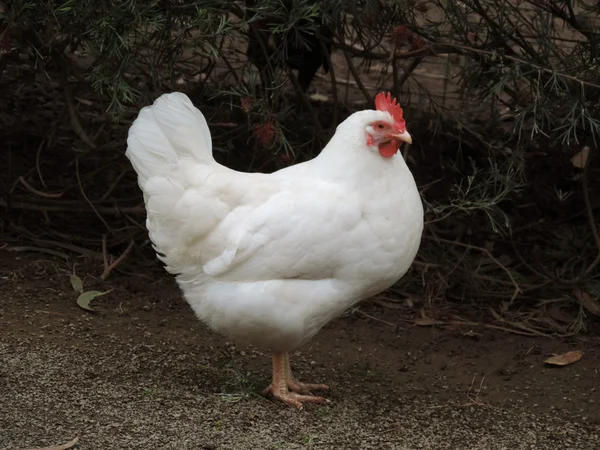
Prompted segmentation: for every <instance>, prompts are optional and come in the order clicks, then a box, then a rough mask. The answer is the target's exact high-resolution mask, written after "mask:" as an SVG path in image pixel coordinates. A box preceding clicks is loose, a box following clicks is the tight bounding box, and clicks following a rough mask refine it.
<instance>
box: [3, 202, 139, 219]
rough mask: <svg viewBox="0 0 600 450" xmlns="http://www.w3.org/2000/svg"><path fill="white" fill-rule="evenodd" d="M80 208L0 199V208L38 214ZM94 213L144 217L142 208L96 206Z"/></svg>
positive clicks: (74, 210) (77, 209)
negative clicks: (36, 212)
mask: <svg viewBox="0 0 600 450" xmlns="http://www.w3.org/2000/svg"><path fill="white" fill-rule="evenodd" d="M80 206H83V205H73V206H71V207H69V206H60V205H40V204H36V203H27V202H14V201H11V202H8V201H6V200H5V199H3V198H0V207H3V208H15V209H24V210H26V211H38V212H43V211H47V212H78V211H79V212H80V211H81V208H80ZM96 211H98V212H101V213H102V214H109V215H113V216H120V215H122V214H136V215H141V216H143V215H145V214H146V209H145V208H144V207H143V206H123V207H120V206H117V205H115V206H114V207H108V206H97V207H96Z"/></svg>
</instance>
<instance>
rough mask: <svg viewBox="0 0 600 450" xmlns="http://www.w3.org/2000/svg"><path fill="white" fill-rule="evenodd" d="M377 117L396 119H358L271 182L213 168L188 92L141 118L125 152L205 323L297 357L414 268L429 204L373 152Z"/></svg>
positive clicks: (161, 242)
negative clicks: (329, 326)
mask: <svg viewBox="0 0 600 450" xmlns="http://www.w3.org/2000/svg"><path fill="white" fill-rule="evenodd" d="M376 120H391V118H390V117H389V115H388V114H387V113H382V112H379V111H364V112H361V113H356V114H354V115H352V116H351V117H350V118H349V119H347V120H346V121H345V122H344V123H343V124H341V125H340V126H339V127H338V130H337V132H336V134H335V136H334V137H333V138H332V140H331V142H330V143H329V144H328V145H327V147H326V148H325V149H324V150H323V152H322V153H321V155H319V157H317V158H315V159H314V160H312V161H309V162H307V163H304V164H299V165H296V166H293V167H290V168H287V169H285V170H282V171H279V172H276V173H274V174H271V175H266V174H248V173H241V172H235V171H233V170H230V169H228V168H226V167H224V166H221V165H219V164H218V163H216V162H215V160H214V158H213V156H212V150H211V149H212V145H211V138H210V132H209V129H208V126H207V124H206V120H205V119H204V117H203V116H202V113H200V111H198V110H197V109H196V108H195V107H194V106H193V105H192V103H191V102H190V101H189V99H188V98H187V97H186V96H185V95H184V94H180V93H173V94H167V95H163V96H161V97H160V98H159V99H157V100H156V101H155V102H154V104H153V105H152V106H151V107H146V108H144V109H142V110H141V111H140V114H139V116H138V118H137V119H136V121H135V122H134V124H133V125H132V127H131V129H130V132H129V138H128V149H127V153H126V154H127V156H128V157H129V159H130V160H131V162H132V164H133V167H134V169H135V170H136V172H137V173H138V176H139V184H140V186H141V188H142V190H143V192H144V199H145V203H146V209H147V212H148V219H147V227H148V231H149V235H150V238H151V239H152V241H153V243H154V246H155V249H156V251H157V252H158V253H159V254H160V256H159V257H160V259H161V260H162V261H163V262H164V263H165V265H166V268H167V270H168V271H169V272H171V273H174V274H177V280H178V282H179V285H180V287H181V289H182V290H183V292H184V295H185V298H186V300H187V301H188V302H189V303H190V305H191V306H192V308H193V309H194V311H195V312H196V314H197V315H198V316H199V317H200V318H201V319H202V320H204V321H205V322H206V323H207V324H209V325H210V326H211V327H212V328H213V329H215V330H216V331H219V332H222V333H224V334H227V335H229V336H231V337H232V338H234V339H238V340H240V341H243V342H245V343H250V344H254V345H257V346H261V347H265V348H270V349H272V350H277V351H284V350H290V349H292V348H294V347H296V346H298V345H300V344H301V343H303V342H305V341H306V340H307V339H309V338H310V337H312V336H313V335H314V334H315V333H316V332H317V331H318V330H319V329H320V328H321V327H322V326H323V325H325V324H326V323H327V322H328V321H329V320H331V319H332V318H334V317H335V316H337V315H339V314H341V313H342V312H343V311H344V310H345V309H346V308H347V307H349V306H351V305H352V304H353V303H355V302H357V301H360V300H362V299H364V298H366V297H368V296H370V295H373V294H376V293H377V292H380V291H381V290H383V289H386V288H387V287H389V286H391V285H392V284H393V283H394V282H395V281H396V280H398V279H399V278H400V277H401V276H402V275H403V274H404V273H405V272H406V270H408V268H409V266H410V264H411V263H412V260H413V258H414V256H415V254H416V252H417V249H418V246H419V242H420V238H421V232H422V227H423V208H422V204H421V200H420V197H419V193H418V191H417V188H416V185H415V182H414V179H413V177H412V175H411V174H410V171H409V170H408V168H407V167H406V164H405V163H404V160H403V159H402V157H401V156H400V155H396V156H394V157H392V158H389V159H384V158H382V157H380V155H379V154H377V152H376V149H375V150H374V149H373V148H370V147H368V146H367V144H366V138H365V134H364V130H365V127H366V126H367V125H368V124H370V123H372V122H374V121H376Z"/></svg>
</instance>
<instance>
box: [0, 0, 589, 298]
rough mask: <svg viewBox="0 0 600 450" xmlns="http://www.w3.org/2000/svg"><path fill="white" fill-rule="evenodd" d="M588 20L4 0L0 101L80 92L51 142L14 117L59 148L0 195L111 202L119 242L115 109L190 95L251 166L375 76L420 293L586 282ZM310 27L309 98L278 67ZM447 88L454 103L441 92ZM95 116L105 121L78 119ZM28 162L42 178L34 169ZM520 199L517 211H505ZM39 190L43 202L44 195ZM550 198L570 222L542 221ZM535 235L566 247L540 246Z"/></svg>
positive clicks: (331, 6) (356, 2)
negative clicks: (419, 213)
mask: <svg viewBox="0 0 600 450" xmlns="http://www.w3.org/2000/svg"><path fill="white" fill-rule="evenodd" d="M0 5H1V4H0ZM599 15H600V3H599V2H597V1H595V0H461V1H460V2H458V1H454V0H351V1H341V0H323V1H320V2H313V1H309V0H264V1H258V0H248V1H244V2H227V1H216V0H202V1H200V0H190V1H186V0H155V1H141V0H139V1H137V0H124V1H108V0H99V1H93V0H81V1H74V0H66V1H40V0H14V1H13V2H11V3H10V4H6V5H5V6H4V9H3V10H2V8H0V50H2V49H3V48H4V49H5V48H9V47H10V48H9V51H8V52H5V53H4V54H2V53H0V101H2V100H4V101H6V102H8V101H13V100H14V99H15V98H17V97H18V95H16V94H15V95H13V92H17V93H22V92H24V91H26V90H27V89H33V88H31V86H30V85H31V83H30V82H29V81H30V80H31V78H32V77H33V76H37V78H36V80H37V81H36V82H37V83H38V84H39V85H43V84H44V83H46V85H44V86H45V87H47V88H48V89H47V90H48V91H52V89H56V90H59V91H60V94H59V95H55V97H54V98H63V96H62V92H63V91H64V92H67V93H69V92H71V91H73V92H77V95H78V96H79V97H86V96H87V97H91V98H93V101H88V102H89V104H90V105H91V106H89V109H88V110H85V108H84V107H82V106H81V105H79V106H78V105H73V103H74V102H73V99H72V98H70V97H69V96H68V95H67V96H66V97H67V98H66V99H63V100H62V101H63V102H65V103H66V105H65V104H64V103H60V101H59V102H58V103H57V105H58V106H57V107H56V109H57V111H56V114H55V115H56V116H57V117H56V118H52V121H56V123H58V124H62V123H63V122H61V120H62V119H61V118H62V117H63V113H64V111H67V112H68V114H69V118H70V122H69V130H71V131H70V132H71V133H72V134H73V135H72V136H70V137H64V136H63V139H64V140H63V141H62V142H63V143H62V144H60V145H59V144H56V141H59V140H60V137H61V136H60V133H61V131H60V130H59V131H56V130H53V131H52V132H51V133H49V132H48V131H47V128H46V127H44V126H41V125H40V126H39V128H36V127H35V126H33V127H32V126H31V124H30V121H29V116H27V117H28V119H27V121H25V120H23V122H24V123H25V122H26V123H27V124H26V126H24V127H25V128H26V131H27V133H34V132H35V133H39V134H40V138H41V139H43V140H44V142H43V143H44V145H48V146H51V145H55V146H56V147H57V148H58V149H59V150H63V152H62V153H61V152H60V151H54V152H49V151H46V152H42V151H41V150H39V151H38V154H36V155H34V156H35V158H33V157H28V158H25V159H27V164H29V166H27V165H26V164H24V166H25V167H26V170H25V169H23V170H22V171H17V170H12V171H11V174H10V176H7V182H6V185H7V186H13V188H12V190H11V194H12V201H22V202H26V201H28V200H31V198H28V197H27V195H31V191H30V190H29V191H26V192H25V193H24V194H23V193H22V192H20V191H19V190H17V191H15V192H13V191H14V190H15V188H14V186H17V185H18V183H17V182H16V181H15V175H14V173H18V175H19V176H20V175H21V173H26V174H28V175H27V177H29V178H27V180H28V181H30V184H36V182H38V181H39V183H38V184H41V185H43V187H44V188H47V189H48V190H49V192H63V191H64V192H66V196H65V198H67V197H68V201H70V202H72V203H65V205H67V206H64V207H63V208H64V211H67V212H68V213H69V214H71V213H73V214H74V213H75V211H77V212H78V213H80V214H82V215H88V216H89V217H90V219H89V220H90V221H96V222H93V223H94V224H96V223H97V220H98V215H100V216H102V214H107V215H110V214H113V213H114V211H117V213H114V215H115V216H116V218H115V219H114V221H115V222H118V223H119V224H120V227H115V229H116V231H115V230H113V229H112V228H111V225H113V222H111V221H110V220H112V219H108V218H107V219H103V225H104V226H105V228H110V230H109V232H110V236H112V239H113V241H114V242H116V244H115V245H119V244H120V243H122V242H128V241H129V238H130V234H132V233H138V234H139V233H141V231H140V226H135V225H132V223H131V220H130V219H131V218H130V217H128V216H126V217H127V221H125V219H123V215H122V214H121V209H119V208H121V207H129V208H134V207H135V206H136V205H137V203H135V202H137V201H139V193H137V191H135V190H134V189H135V188H134V187H133V186H135V182H134V180H133V178H132V177H131V176H129V175H126V170H125V169H124V168H123V167H125V165H124V163H123V162H122V161H121V162H115V160H114V159H111V158H113V157H114V154H113V153H111V152H110V150H115V149H116V150H117V152H119V155H120V156H122V153H123V150H124V136H125V135H126V128H127V126H128V125H129V124H130V122H131V119H132V117H133V116H134V115H135V114H136V113H137V111H138V110H139V108H140V107H141V106H143V105H146V104H148V103H150V102H151V101H152V100H153V99H154V98H156V97H157V96H158V95H159V94H160V93H162V92H165V91H173V90H182V91H184V92H187V93H189V94H194V95H195V98H194V100H195V101H196V102H197V103H198V102H199V101H201V102H202V110H203V112H204V113H205V115H206V116H207V117H208V119H209V124H211V129H212V131H213V139H214V148H215V149H216V151H217V152H218V156H219V157H220V158H223V159H226V162H227V163H228V164H229V165H232V166H235V167H236V168H238V169H246V170H262V171H269V170H275V169H278V168H280V167H283V166H285V165H287V164H289V163H291V162H298V161H302V160H305V159H307V158H310V157H312V156H314V155H315V154H316V153H317V152H318V151H319V150H320V149H321V148H322V147H323V145H324V143H325V142H326V138H327V135H328V134H329V135H330V134H331V133H332V132H333V130H334V129H335V126H336V125H337V124H338V123H339V122H340V120H342V119H343V118H344V116H345V115H347V114H349V113H351V112H352V111H353V110H355V109H363V108H368V107H371V106H372V100H373V98H374V96H375V94H376V91H377V90H378V89H387V90H390V91H392V92H393V93H394V94H395V95H396V96H397V97H398V98H399V99H400V101H401V103H402V104H403V106H404V108H405V111H406V117H407V120H408V126H409V128H410V130H411V134H413V135H415V144H416V145H415V147H417V148H416V150H417V151H413V150H412V149H411V152H409V155H410V157H411V158H414V159H412V160H410V161H411V164H412V165H413V168H415V169H417V178H418V179H419V181H420V183H421V185H423V186H424V188H423V194H424V200H425V204H426V209H427V222H428V226H427V229H426V236H427V237H428V240H426V241H425V243H424V245H423V248H422V250H421V253H420V258H421V263H422V264H424V265H425V267H426V270H424V271H423V273H421V274H420V275H421V279H419V280H416V279H415V278H412V279H409V280H408V281H407V282H408V283H413V284H412V286H413V287H414V286H415V285H416V284H419V283H425V284H427V291H428V295H429V296H430V299H431V298H438V297H442V296H446V295H448V296H454V297H455V298H460V299H462V298H463V296H465V295H466V294H465V292H466V291H469V290H470V292H471V295H472V296H477V297H481V298H483V297H485V296H486V295H488V294H489V293H490V292H493V293H494V294H493V295H494V297H493V298H500V299H508V300H510V302H512V301H513V300H514V292H519V293H522V294H523V295H525V294H524V293H531V294H530V295H531V296H542V295H547V296H550V297H552V296H554V297H556V296H557V295H558V294H556V292H555V291H554V290H552V289H555V287H556V290H558V291H560V292H561V295H564V296H567V297H568V296H570V295H571V294H570V292H571V291H572V286H573V285H574V284H580V285H582V286H584V287H585V286H588V287H589V286H595V285H596V284H597V282H598V278H600V274H599V273H598V266H599V265H600V258H598V257H597V255H598V253H599V252H600V239H599V238H597V234H598V233H597V231H596V229H595V225H594V224H595V221H596V219H595V218H594V215H593V211H594V208H597V205H595V204H592V203H591V202H590V198H592V199H593V197H594V194H595V193H597V192H598V190H600V189H599V188H600V186H599V184H600V182H598V181H596V180H597V179H600V177H592V176H591V171H592V170H593V167H592V166H591V164H592V163H591V162H589V161H592V162H593V161H594V158H593V157H590V158H589V161H588V163H587V164H586V165H584V168H583V169H582V168H581V167H580V166H579V167H572V166H571V165H570V164H569V163H568V157H569V156H571V154H572V153H574V152H576V151H579V150H580V149H581V147H582V146H583V145H589V146H592V147H593V149H592V151H591V154H592V156H594V155H593V154H594V153H595V152H596V148H595V147H596V146H597V143H598V141H599V139H600V70H599V63H600V28H599V23H600V18H599ZM321 25H327V26H328V27H330V29H331V31H332V34H333V39H332V41H333V44H334V55H333V56H332V60H335V64H333V66H334V67H333V68H334V70H332V71H331V72H330V73H329V74H321V75H320V77H319V80H318V82H319V83H318V86H319V87H318V89H319V90H320V91H321V93H325V94H326V97H328V102H327V103H326V105H325V106H323V105H322V104H319V103H317V102H313V103H312V104H311V103H310V102H309V100H308V99H307V97H306V96H304V95H303V94H302V93H301V92H299V90H298V88H297V86H296V85H295V84H294V83H293V82H291V80H290V72H291V71H289V70H286V69H285V68H284V63H283V62H284V61H285V60H286V58H287V56H288V55H287V52H288V46H286V45H285V43H286V42H292V43H293V44H294V46H295V47H303V48H305V49H308V48H309V42H308V41H307V36H310V35H311V34H314V35H319V27H320V26H321ZM253 27H258V28H261V29H262V30H263V31H266V32H268V33H270V34H271V35H272V39H270V40H267V42H263V44H264V47H263V48H262V49H261V51H262V52H263V53H264V56H265V59H266V60H268V61H269V64H271V65H273V67H274V68H275V69H276V70H274V72H275V73H276V76H275V79H274V80H273V83H272V85H269V86H267V87H266V89H263V87H262V86H261V82H260V78H259V76H258V73H257V70H256V68H255V67H254V66H253V65H252V64H251V63H249V62H248V58H247V57H246V47H247V44H248V36H249V33H250V30H251V29H253ZM319 36H320V35H319ZM321 38H323V37H322V36H321ZM322 41H323V39H322ZM7 42H9V44H7ZM322 43H324V44H325V43H329V42H328V41H327V42H325V41H323V42H322ZM442 57H443V58H445V61H447V64H446V68H445V72H444V71H443V70H442V69H441V67H442V66H441V63H440V69H435V70H438V73H437V74H436V75H437V78H432V77H429V78H428V76H429V75H431V72H432V70H434V69H432V67H434V66H433V63H434V62H435V61H438V62H439V61H440V60H441V59H442ZM22 80H25V81H22ZM432 80H433V81H432ZM315 84H317V83H315ZM56 85H58V88H56ZM449 85H453V86H455V87H456V89H457V90H458V91H457V92H458V94H459V95H458V98H456V97H454V98H450V94H449V91H450V90H451V89H450V88H448V86H449ZM7 86H10V87H13V86H16V87H17V89H14V90H13V89H2V87H7ZM3 92H4V93H6V92H10V95H5V94H4V93H3ZM19 95H20V94H19ZM49 95H50V94H49ZM194 95H191V96H192V97H194ZM9 97H10V98H9ZM13 97H14V98H13ZM25 97H27V96H25ZM7 98H9V100H6V99H7ZM23 103H24V104H25V105H26V107H29V104H28V102H27V101H23ZM83 104H85V103H83ZM37 107H38V108H39V105H38V106H37ZM78 108H79V110H81V109H84V110H85V111H84V112H85V114H86V115H85V119H84V118H83V117H79V116H78V115H77V114H78V112H77V109H78ZM39 109H42V108H39ZM104 113H107V114H106V116H108V117H110V119H111V120H113V121H114V123H111V124H110V125H106V124H105V123H103V122H102V121H101V120H99V121H98V122H99V124H98V123H96V122H94V120H95V119H96V117H97V116H103V115H104ZM27 114H30V115H31V116H33V113H29V112H28V113H27ZM79 114H80V115H82V114H81V111H79ZM90 118H92V119H93V120H91V119H90ZM8 119H11V120H13V118H12V117H10V118H8ZM8 119H6V118H5V119H4V120H8ZM31 121H35V120H33V119H31ZM47 121H48V120H47V118H46V117H44V118H43V119H39V120H38V124H39V123H42V124H45V123H46V122H47ZM77 124H79V126H78V125H77ZM113 127H114V128H113ZM4 128H5V129H9V128H10V127H4ZM38 129H39V130H42V131H37V130H38ZM58 129H60V127H58ZM55 131H56V134H57V136H58V137H56V140H55V139H54V132H55ZM62 131H63V132H64V127H63V129H62ZM48 134H50V135H51V137H50V138H48V139H47V135H48ZM46 139H47V140H46ZM73 141H76V142H77V144H78V145H77V146H76V145H74V144H73ZM48 142H50V144H48ZM64 142H68V143H67V144H65V143H64ZM82 142H83V144H82ZM90 143H92V144H94V143H95V144H97V146H94V145H90ZM24 146H25V145H24ZM42 148H43V146H40V149H42ZM72 148H77V149H78V151H79V152H80V153H81V154H83V156H82V158H81V161H82V162H81V164H82V167H83V169H82V171H85V170H88V171H89V172H87V173H84V174H81V175H82V176H80V174H79V173H77V176H76V177H75V176H74V174H73V173H70V178H69V177H67V176H65V178H66V181H65V178H62V175H61V176H59V175H56V174H59V173H62V172H61V170H62V169H63V168H64V166H65V165H66V166H68V167H69V168H71V167H73V166H74V165H73V164H71V163H69V162H65V163H64V164H60V161H63V162H64V161H65V159H67V158H66V157H64V155H65V153H66V152H69V151H72ZM82 148H83V149H86V148H87V149H88V150H89V149H90V148H94V149H96V148H98V149H99V150H101V151H105V150H106V152H105V153H103V154H102V156H98V155H97V154H92V155H90V153H92V152H89V153H88V152H86V151H85V150H81V149H82ZM65 149H68V150H65ZM419 150H420V151H421V152H419ZM540 154H544V155H546V156H547V158H546V157H545V159H543V160H541V158H538V157H537V156H536V155H540ZM40 155H41V156H40ZM29 156H31V155H29ZM61 157H62V158H64V159H62V160H61V159H60V158H61ZM44 158H46V159H44ZM86 158H89V160H86ZM94 158H95V159H94ZM11 161H12V160H11ZM40 161H41V162H40ZM86 161H87V169H85V167H86V165H85V162H86ZM540 161H541V162H540ZM565 161H567V162H566V163H565ZM0 162H2V161H0ZM11 163H12V162H11ZM45 164H46V165H50V166H52V167H53V170H54V171H55V175H56V176H55V177H51V176H47V177H46V179H44V178H43V177H42V175H41V172H42V171H43V170H41V169H40V166H42V169H43V166H44V165H45ZM53 164H54V165H53ZM565 166H566V167H565ZM75 167H77V170H79V166H78V165H75ZM590 167H591V168H590ZM588 172H589V173H590V175H588ZM36 174H37V175H36ZM11 177H12V178H11ZM38 178H39V180H38ZM38 187H39V186H38ZM83 192H88V193H90V192H91V193H90V194H89V197H90V198H87V197H86V198H84V197H85V195H84V194H83ZM582 194H583V195H582ZM36 199H37V200H39V198H36ZM123 199H125V200H123ZM46 200H47V199H46ZM52 202H54V203H52ZM519 202H521V203H524V204H525V205H527V207H531V208H532V209H533V210H534V213H530V215H527V214H525V213H522V212H521V209H520V208H521V207H522V208H523V209H526V208H525V206H522V205H519V206H515V204H516V203H519ZM47 203H48V204H50V205H51V206H52V207H53V208H56V207H57V206H56V205H57V204H59V201H58V200H48V201H47ZM123 203H126V205H123ZM73 205H75V206H73ZM531 205H533V206H531ZM34 206H35V207H37V209H35V208H34V209H33V211H37V210H39V209H40V208H42V206H43V207H46V206H47V204H46V203H44V204H43V205H42V206H40V205H38V204H35V205H34ZM78 208H79V209H78ZM86 208H87V209H86ZM561 208H562V212H564V213H565V214H566V213H570V214H572V215H573V216H574V217H577V219H578V221H576V223H573V224H572V225H571V224H569V223H566V224H562V225H561V227H554V226H552V225H549V224H553V223H554V222H556V221H558V219H557V217H558V216H559V214H558V212H557V211H558V210H560V209H561ZM42 209H43V208H42ZM81 211H85V213H81ZM581 211H584V213H583V214H582V212H581ZM535 215H537V216H543V217H542V218H541V219H539V220H538V219H537V218H535V219H532V216H535ZM537 216H536V217H537ZM37 219H38V218H37V216H36V220H37ZM121 221H125V224H124V225H123V224H122V223H121ZM38 222H39V221H38ZM38 222H36V224H37V223H38ZM109 222H110V223H109ZM90 223H91V222H90ZM78 225H79V224H78ZM132 230H134V231H132ZM104 231H106V230H104ZM138 234H136V236H138ZM440 236H446V238H441V237H440ZM515 239H521V241H522V242H523V246H524V247H526V248H527V250H528V251H527V252H525V251H523V250H522V249H521V248H520V247H519V249H517V250H515V251H513V250H507V248H509V249H512V248H513V247H518V246H515ZM536 239H537V240H536ZM96 241H98V239H97V240H96ZM463 241H468V242H463ZM86 242H87V241H86ZM547 242H559V243H561V245H563V244H564V242H569V243H570V245H571V246H570V247H569V248H562V247H561V246H560V245H558V244H557V247H559V248H558V249H554V248H549V249H547V250H544V248H545V247H544V245H545V244H546V243H547ZM591 242H594V243H595V244H596V245H595V246H594V245H590V243H591ZM461 245H462V247H460V246H461ZM457 246H458V247H457ZM484 247H485V248H484ZM457 248H462V249H463V250H464V253H463V254H461V253H460V252H458V251H457ZM488 248H490V249H491V248H501V249H502V251H503V252H505V253H507V254H510V255H512V256H511V258H505V259H506V260H510V261H511V264H509V263H507V265H508V266H509V267H505V266H504V265H503V263H501V262H500V260H498V259H493V260H492V262H494V261H495V262H494V264H492V265H491V266H493V267H495V269H493V270H495V272H494V273H492V274H491V275H490V270H492V269H489V268H485V273H484V274H480V273H479V272H478V271H480V270H483V269H482V267H484V266H485V267H488V266H486V265H485V263H486V261H483V260H485V259H486V258H487V263H489V260H490V258H489V257H488V255H489V256H492V253H493V251H492V250H489V251H488V250H487V249H488ZM540 249H541V250H540ZM482 250H485V251H482ZM529 250H531V251H529ZM486 252H487V253H486ZM523 253H525V255H523ZM534 253H535V257H533V256H532V257H531V259H530V258H528V257H529V256H530V255H533V254H534ZM475 254H476V255H479V256H478V257H475V256H474V255H475ZM432 261H433V262H432ZM438 261H448V262H447V265H448V267H446V266H444V265H443V264H438ZM482 261H483V262H482ZM502 261H504V260H502ZM547 267H550V269H548V268H547ZM555 268H556V270H555ZM446 269H447V270H446ZM507 277H508V278H507ZM528 277H529V278H528ZM450 278H452V280H453V281H452V282H449V281H448V280H449V279H450ZM531 278H533V279H535V280H534V281H531V282H529V281H528V280H530V279H531ZM498 280H499V281H498ZM515 284H518V285H519V289H516V291H515ZM539 286H543V289H550V288H548V286H553V288H552V289H550V290H541V291H540V289H542V288H540V287H539ZM586 289H587V288H586ZM590 289H591V288H589V289H588V290H590ZM489 295H491V294H489ZM528 295H529V294H528ZM554 297H553V298H554Z"/></svg>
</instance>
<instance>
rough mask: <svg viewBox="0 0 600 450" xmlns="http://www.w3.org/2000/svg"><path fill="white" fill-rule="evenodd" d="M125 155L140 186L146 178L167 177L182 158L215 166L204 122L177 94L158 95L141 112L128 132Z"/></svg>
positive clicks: (188, 102) (184, 96)
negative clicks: (152, 102)
mask: <svg viewBox="0 0 600 450" xmlns="http://www.w3.org/2000/svg"><path fill="white" fill-rule="evenodd" d="M125 155H126V156H127V157H128V158H129V160H130V161H131V164H132V165H133V168H134V169H135V171H136V172H137V174H138V177H139V184H140V186H143V185H144V184H145V182H146V181H147V180H148V179H149V178H152V177H155V176H161V175H167V174H168V173H169V172H170V171H171V170H172V169H173V168H174V167H175V166H176V165H178V164H179V163H180V162H181V160H183V159H190V162H193V163H197V164H215V160H214V158H213V156H212V141H211V136H210V130H209V129H208V124H207V123H206V119H205V118H204V116H203V115H202V113H201V112H200V111H199V110H198V109H197V108H196V107H195V106H194V105H193V104H192V102H191V101H190V99H189V98H188V97H187V96H186V95H185V94H182V93H180V92H173V93H171V94H164V95H161V96H160V97H159V98H158V99H156V101H155V102H154V104H152V106H147V107H145V108H143V109H142V110H141V111H140V113H139V115H138V117H137V119H136V120H135V121H134V122H133V125H132V126H131V128H130V130H129V136H128V138H127V151H126V153H125Z"/></svg>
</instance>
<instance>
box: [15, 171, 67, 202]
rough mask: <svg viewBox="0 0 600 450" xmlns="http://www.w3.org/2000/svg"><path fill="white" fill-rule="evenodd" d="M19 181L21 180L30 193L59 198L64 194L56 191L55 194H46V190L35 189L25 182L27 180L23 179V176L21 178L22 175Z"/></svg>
mask: <svg viewBox="0 0 600 450" xmlns="http://www.w3.org/2000/svg"><path fill="white" fill-rule="evenodd" d="M19 181H20V182H21V184H22V185H23V186H25V189H27V190H28V191H29V192H31V193H32V194H35V195H39V196H40V197H44V198H61V197H62V196H63V195H64V192H57V193H56V194H47V193H46V192H42V191H38V190H37V189H35V188H34V187H32V186H31V185H30V184H29V183H27V181H25V178H23V177H22V176H20V177H19Z"/></svg>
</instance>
